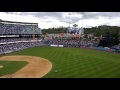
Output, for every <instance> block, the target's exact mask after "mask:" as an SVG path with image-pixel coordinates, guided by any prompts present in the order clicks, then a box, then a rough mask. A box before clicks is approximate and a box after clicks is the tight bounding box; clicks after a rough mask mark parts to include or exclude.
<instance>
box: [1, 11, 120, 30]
mask: <svg viewBox="0 0 120 90" xmlns="http://www.w3.org/2000/svg"><path fill="white" fill-rule="evenodd" d="M11 13H12V14H11ZM0 19H2V20H8V21H19V22H32V23H38V26H39V27H40V28H41V29H47V28H52V27H55V28H56V27H61V26H63V27H68V26H71V27H72V25H73V24H78V27H86V28H89V27H94V26H99V25H110V26H120V12H8V13H7V12H0Z"/></svg>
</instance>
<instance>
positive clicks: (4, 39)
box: [0, 38, 40, 43]
mask: <svg viewBox="0 0 120 90" xmlns="http://www.w3.org/2000/svg"><path fill="white" fill-rule="evenodd" d="M31 40H33V38H0V43H7V42H16V41H17V42H18V41H31ZM34 40H40V38H34Z"/></svg>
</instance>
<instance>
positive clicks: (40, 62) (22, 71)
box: [0, 47, 120, 78]
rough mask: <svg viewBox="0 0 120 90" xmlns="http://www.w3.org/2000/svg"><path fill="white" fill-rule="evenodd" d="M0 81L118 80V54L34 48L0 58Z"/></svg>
mask: <svg viewBox="0 0 120 90" xmlns="http://www.w3.org/2000/svg"><path fill="white" fill-rule="evenodd" d="M0 77H1V78H119V77H120V54H116V53H111V52H105V51H99V50H92V49H85V48H60V47H34V48H29V49H26V50H22V51H18V52H14V53H10V54H6V55H1V56H0Z"/></svg>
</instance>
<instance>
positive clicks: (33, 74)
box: [0, 55, 52, 78]
mask: <svg viewBox="0 0 120 90" xmlns="http://www.w3.org/2000/svg"><path fill="white" fill-rule="evenodd" d="M0 60H4V61H27V62H28V64H27V65H26V66H24V67H22V68H21V69H20V70H18V71H17V72H15V73H13V74H9V75H4V76H2V77H0V78H41V77H43V76H44V75H46V74H47V73H48V72H49V71H50V70H51V68H52V63H51V62H50V61H49V60H47V59H44V58H41V57H36V56H22V55H17V56H3V57H1V58H0ZM0 66H1V65H0Z"/></svg>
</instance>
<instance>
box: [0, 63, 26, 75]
mask: <svg viewBox="0 0 120 90" xmlns="http://www.w3.org/2000/svg"><path fill="white" fill-rule="evenodd" d="M27 63H28V62H26V61H0V65H2V66H3V68H0V76H3V75H8V74H13V73H15V72H16V71H18V70H19V69H21V68H22V67H24V66H25V65H26V64H27Z"/></svg>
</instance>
